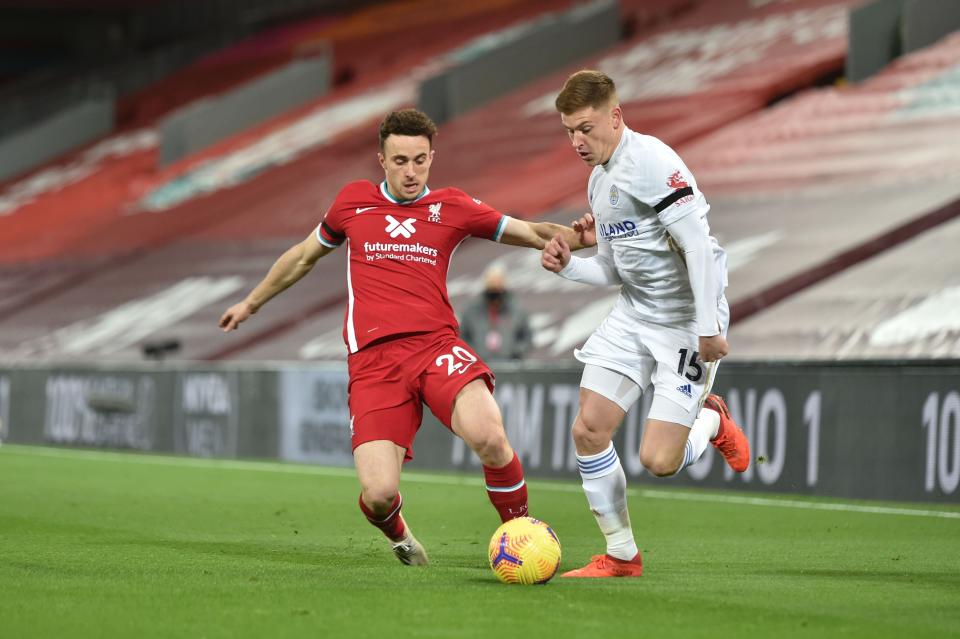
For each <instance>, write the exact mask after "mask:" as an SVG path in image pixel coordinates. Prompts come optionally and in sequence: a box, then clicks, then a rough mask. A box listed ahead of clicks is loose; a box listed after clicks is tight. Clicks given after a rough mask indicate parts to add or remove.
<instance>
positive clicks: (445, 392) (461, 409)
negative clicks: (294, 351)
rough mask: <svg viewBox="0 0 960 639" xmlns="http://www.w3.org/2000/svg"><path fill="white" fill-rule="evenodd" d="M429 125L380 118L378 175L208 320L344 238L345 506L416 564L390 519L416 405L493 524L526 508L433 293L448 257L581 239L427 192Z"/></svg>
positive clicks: (518, 476) (236, 310) (511, 457)
mask: <svg viewBox="0 0 960 639" xmlns="http://www.w3.org/2000/svg"><path fill="white" fill-rule="evenodd" d="M436 133H437V128H436V125H435V124H434V123H433V121H432V120H430V118H429V117H428V116H427V115H426V114H424V113H423V112H421V111H418V110H416V109H403V110H400V111H394V112H392V113H390V114H388V115H387V116H386V117H385V118H384V120H383V121H382V122H381V124H380V152H379V154H378V159H379V161H380V166H381V167H382V168H383V171H384V179H383V181H382V182H380V183H379V184H374V183H372V182H370V181H367V180H357V181H354V182H350V183H349V184H347V185H346V186H344V187H343V188H342V189H341V190H340V192H339V193H338V194H337V196H336V198H335V199H334V201H333V203H332V204H331V205H330V208H329V209H328V210H327V212H326V214H325V215H324V217H323V220H322V221H321V222H320V224H319V225H318V226H317V227H316V228H315V229H314V230H313V231H312V232H311V233H310V234H309V235H307V237H306V238H305V239H304V240H303V241H301V242H299V243H297V244H295V245H294V246H292V247H290V248H289V249H288V250H287V251H286V252H285V253H284V254H283V255H281V256H280V258H279V259H278V260H277V261H276V262H275V263H274V265H273V266H272V267H271V269H270V271H269V272H268V273H267V275H266V277H264V279H263V280H262V281H261V282H260V283H259V284H257V286H256V287H254V289H253V290H252V291H251V292H250V293H249V294H248V295H247V297H246V298H245V299H244V300H243V301H241V302H239V303H237V304H235V305H233V306H231V307H230V308H229V309H227V311H226V312H225V313H224V314H223V316H222V317H221V318H220V326H221V328H222V329H223V330H224V331H225V332H226V331H232V330H236V329H237V327H238V326H239V325H240V324H241V323H242V322H244V321H246V320H247V319H249V318H250V316H251V315H253V314H254V313H256V312H257V311H258V310H260V308H262V307H263V305H264V304H266V303H267V302H268V301H269V300H270V299H272V298H273V297H274V296H276V295H278V294H279V293H281V292H283V291H284V290H286V289H287V288H289V287H290V286H292V285H293V284H295V283H296V282H297V281H299V280H300V279H301V278H303V277H304V276H305V275H306V274H307V273H309V272H310V270H311V269H312V268H313V266H314V264H316V262H317V260H319V259H320V258H321V257H324V256H325V255H327V254H329V253H331V252H332V251H334V250H335V249H336V248H337V247H339V246H341V245H342V244H346V245H347V256H346V257H347V290H348V293H349V297H348V301H347V308H346V313H345V317H344V328H343V337H344V342H345V343H346V345H347V351H348V353H349V354H348V356H347V369H348V371H349V376H350V381H349V387H348V388H349V391H348V392H349V407H350V424H349V427H350V435H351V443H352V447H353V458H354V465H355V467H356V470H357V478H358V479H359V481H360V499H359V507H360V510H361V511H362V512H363V514H364V516H365V517H366V518H367V521H369V522H370V524H372V525H373V526H375V527H377V528H379V529H380V531H381V532H383V534H384V536H386V538H387V539H388V540H389V542H390V545H391V547H392V549H393V552H394V554H395V555H396V557H397V558H398V559H399V560H400V561H401V562H402V563H404V564H407V565H423V564H426V563H427V554H426V551H425V550H424V549H423V546H422V545H421V544H420V542H419V541H417V539H416V538H415V537H414V536H413V534H412V532H411V531H410V528H409V526H408V525H407V523H406V522H405V521H404V518H403V516H402V515H401V508H402V506H403V499H402V498H401V495H400V490H399V487H400V475H401V471H402V469H403V464H404V463H405V462H406V461H409V460H410V459H412V458H413V440H414V438H415V437H416V434H417V430H418V429H419V428H420V423H421V421H422V418H423V406H424V404H426V405H428V406H429V407H430V410H431V412H433V414H434V415H435V416H436V417H437V419H438V420H440V422H442V423H443V424H444V426H446V427H447V428H449V429H450V430H451V431H452V432H453V433H454V434H456V435H457V436H459V437H460V438H462V439H463V440H464V441H465V442H466V443H467V445H469V446H470V448H471V449H472V450H473V451H474V452H475V453H476V454H477V456H478V457H479V458H480V461H481V463H482V465H483V474H484V479H485V483H486V488H487V496H488V497H489V499H490V502H491V503H492V504H493V506H494V508H495V509H496V510H497V513H498V514H499V515H500V519H501V521H507V520H509V519H514V518H516V517H522V516H525V515H526V514H527V488H526V483H525V481H524V475H523V467H522V466H521V464H520V459H519V458H518V457H517V455H516V454H515V453H514V451H513V448H512V447H511V446H510V442H509V441H508V440H507V435H506V433H505V432H504V428H503V421H502V417H501V415H500V409H499V407H498V406H497V404H496V402H495V401H494V399H493V394H492V390H493V382H494V379H493V373H492V372H491V371H490V368H489V367H488V366H487V365H486V363H484V361H483V360H482V359H481V358H479V357H478V356H477V355H476V354H475V353H474V352H473V351H472V350H471V349H470V347H469V346H468V345H467V344H466V343H465V342H464V341H463V340H461V339H460V337H459V335H458V326H457V321H456V317H455V316H454V313H453V309H452V308H451V306H450V300H449V296H448V295H447V270H448V268H449V265H450V258H451V256H452V255H453V252H454V251H455V250H456V248H457V246H458V245H459V244H460V242H462V241H463V240H464V239H465V238H467V237H469V236H476V237H481V238H485V239H488V240H492V241H494V242H501V243H503V244H512V245H514V246H524V247H529V248H535V249H538V250H539V249H543V247H544V246H545V245H546V242H547V240H549V239H551V238H553V237H554V236H556V235H557V234H558V233H562V234H563V235H564V236H565V237H566V241H565V245H566V244H567V243H569V244H571V245H573V247H574V248H577V247H581V246H583V244H582V237H581V236H580V234H578V233H577V232H575V231H574V230H573V229H572V228H570V227H564V226H560V225H558V224H551V223H548V222H539V223H533V222H527V221H524V220H518V219H515V218H512V217H510V216H508V215H504V214H503V213H501V212H499V211H497V210H496V209H494V208H493V207H491V206H488V205H487V204H485V203H483V202H481V201H480V200H478V199H476V198H472V197H470V196H469V195H467V194H466V193H464V192H463V191H461V190H459V189H455V188H442V189H437V190H431V189H430V188H429V187H428V186H427V178H428V177H429V174H430V166H431V165H432V163H433V158H434V154H435V151H434V149H433V136H434V135H435V134H436ZM315 286H320V287H322V286H323V282H318V283H315ZM344 426H345V427H346V425H344Z"/></svg>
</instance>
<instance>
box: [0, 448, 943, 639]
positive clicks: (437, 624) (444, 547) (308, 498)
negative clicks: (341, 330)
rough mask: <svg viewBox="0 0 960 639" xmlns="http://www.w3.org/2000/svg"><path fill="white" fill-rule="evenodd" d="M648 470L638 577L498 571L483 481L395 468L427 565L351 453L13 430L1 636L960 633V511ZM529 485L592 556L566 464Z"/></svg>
mask: <svg viewBox="0 0 960 639" xmlns="http://www.w3.org/2000/svg"><path fill="white" fill-rule="evenodd" d="M645 487H649V488H654V487H655V488H656V489H657V490H655V491H654V490H647V489H646V488H645ZM645 487H643V488H642V487H635V488H633V489H632V491H631V497H630V506H631V511H632V516H633V520H634V528H635V530H636V532H637V538H638V541H639V543H640V546H641V548H642V550H643V552H644V560H645V565H646V574H645V575H644V577H643V578H641V579H633V580H602V581H596V580H564V579H559V578H557V579H554V580H553V581H551V582H550V583H549V584H547V585H545V586H530V587H523V586H505V585H502V584H500V583H498V582H497V581H496V579H495V578H494V576H493V575H492V573H491V572H490V570H489V568H488V566H487V558H486V547H487V542H488V540H489V537H490V535H491V534H492V533H493V531H494V530H495V529H496V527H497V526H498V524H499V520H498V519H497V517H496V514H495V512H494V510H493V509H492V507H491V506H490V505H489V503H488V502H487V499H486V495H485V493H484V491H483V489H482V488H481V484H480V481H479V477H476V476H475V477H467V476H455V475H441V474H436V475H434V474H424V473H411V474H410V476H409V477H407V478H405V480H404V485H403V492H404V497H405V502H406V506H405V510H404V512H405V514H406V516H407V519H408V521H409V523H410V525H411V527H412V528H413V530H414V532H415V533H416V534H417V536H418V537H419V538H420V540H421V541H422V542H423V543H424V545H425V546H426V548H427V550H428V552H429V553H430V558H431V562H432V563H431V565H430V566H428V567H425V568H420V567H407V566H403V565H401V564H400V563H399V562H397V561H396V560H395V559H394V557H393V556H392V554H391V553H390V551H389V549H388V546H387V544H386V542H385V541H384V540H383V539H382V538H381V537H380V536H379V532H378V531H376V530H375V529H374V528H372V527H371V526H369V525H368V524H367V523H366V522H365V521H364V520H363V518H362V516H361V515H360V513H359V511H358V509H357V507H356V498H357V493H358V487H357V483H356V480H355V479H354V477H353V474H352V470H350V469H322V468H313V467H306V466H297V465H284V464H273V463H256V462H215V461H206V460H191V459H178V458H171V457H157V456H143V455H132V454H121V453H103V452H87V451H68V450H58V449H43V448H29V447H18V446H4V447H2V448H0V636H2V637H4V638H10V639H13V638H19V637H338V638H339V637H346V638H350V637H383V636H386V637H438V638H446V637H485V638H499V637H505V638H506V637H524V638H526V637H549V638H550V639H560V638H562V637H577V638H580V639H582V638H584V637H593V638H600V637H607V636H618V637H652V638H656V639H662V638H665V637H684V638H686V639H692V638H697V637H712V638H715V637H778V638H780V637H818V638H819V637H865V638H867V637H868V638H870V639H876V638H878V637H947V636H960V509H958V508H956V507H953V508H950V507H943V506H938V507H936V512H932V511H931V510H930V509H926V510H927V512H926V514H923V515H921V516H916V515H914V516H908V515H906V514H900V512H899V511H900V509H914V510H918V509H924V506H920V505H899V506H897V505H893V507H891V508H890V509H889V510H883V509H879V510H880V511H881V512H867V511H866V510H856V509H857V508H858V507H864V506H865V507H868V508H872V507H875V506H877V505H878V504H873V503H863V502H861V503H859V504H857V505H852V506H851V507H852V508H853V510H851V509H850V508H848V504H849V502H842V503H840V502H829V503H832V504H838V503H839V504H840V505H839V506H837V509H836V510H827V509H825V508H824V505H825V504H826V503H828V502H824V501H822V500H821V501H817V500H803V499H797V498H786V497H784V498H777V497H773V498H771V497H764V498H762V499H758V500H756V501H755V502H753V503H751V502H750V500H749V498H750V497H751V496H750V495H745V494H743V493H736V494H734V493H711V492H703V491H692V490H677V489H671V488H670V487H669V482H668V481H667V482H662V483H660V484H657V485H656V486H652V485H650V484H646V485H645ZM731 495H732V496H733V498H732V499H729V497H730V496H731ZM725 498H727V499H726V501H725V500H724V499H725ZM530 499H531V507H532V508H531V513H532V514H534V515H536V516H538V517H540V518H542V519H544V520H546V521H548V522H549V523H550V524H551V525H552V526H553V527H554V529H555V530H556V531H557V534H558V536H559V537H560V541H561V542H562V544H563V565H562V568H563V569H570V568H573V567H576V566H578V565H580V564H582V563H584V562H585V561H587V560H588V559H589V557H590V555H591V554H592V553H594V552H599V551H600V549H601V548H602V545H601V537H600V533H599V531H598V530H597V529H596V524H595V522H594V520H593V518H592V517H591V516H590V514H589V512H588V511H587V509H586V502H585V500H584V497H583V495H582V494H581V492H580V489H579V485H578V484H577V483H576V482H575V481H573V478H571V481H570V482H548V481H531V482H530ZM778 499H782V500H783V501H782V503H780V502H778ZM805 505H810V506H812V507H811V508H808V507H805ZM788 506H789V507H788ZM938 512H939V513H940V515H941V516H937V513H938Z"/></svg>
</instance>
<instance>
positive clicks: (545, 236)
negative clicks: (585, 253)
mask: <svg viewBox="0 0 960 639" xmlns="http://www.w3.org/2000/svg"><path fill="white" fill-rule="evenodd" d="M586 219H589V220H590V223H589V228H588V227H587V224H586V222H585V220H586ZM577 224H580V226H579V227H577V226H576V225H577ZM555 237H561V238H563V240H564V241H565V242H566V243H567V245H568V246H569V247H570V250H572V251H576V250H579V249H582V248H586V247H588V246H594V245H595V244H596V243H597V238H596V233H595V232H594V231H593V216H592V215H590V214H589V213H588V214H587V215H586V216H584V217H582V218H580V220H578V221H577V222H574V226H563V225H561V224H554V223H552V222H527V221H526V220H518V219H516V218H510V219H509V220H508V221H507V226H506V228H505V229H504V230H503V236H502V237H501V238H500V241H501V242H503V243H504V244H512V245H514V246H526V247H529V248H535V249H537V250H541V251H542V250H543V249H544V248H545V247H546V245H547V242H549V241H550V240H552V239H553V238H555Z"/></svg>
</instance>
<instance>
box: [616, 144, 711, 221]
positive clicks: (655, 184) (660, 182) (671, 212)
mask: <svg viewBox="0 0 960 639" xmlns="http://www.w3.org/2000/svg"><path fill="white" fill-rule="evenodd" d="M631 176H632V178H633V179H632V183H631V184H630V190H629V192H630V195H632V196H633V197H635V198H637V199H638V200H640V201H641V202H643V203H644V204H646V205H647V206H649V207H650V208H652V209H653V210H654V211H656V213H657V216H658V217H659V218H660V221H661V222H662V223H663V224H664V226H667V225H669V224H672V223H673V222H676V221H677V220H679V219H682V218H684V217H686V216H687V215H689V214H691V213H694V212H701V211H703V210H704V209H705V208H706V206H707V204H706V200H705V199H704V197H703V194H702V193H701V192H700V190H699V189H698V188H697V183H696V180H695V179H694V177H693V174H692V173H691V172H690V169H688V168H687V166H686V165H685V164H684V163H683V160H681V159H680V156H679V155H677V154H676V152H675V151H674V150H673V149H671V148H670V147H669V146H667V145H666V144H664V143H663V142H660V141H659V140H656V139H653V144H651V146H650V147H649V148H648V149H647V152H645V153H644V154H643V156H642V157H641V158H637V159H636V160H635V162H634V166H633V167H632V170H631Z"/></svg>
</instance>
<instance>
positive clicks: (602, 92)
mask: <svg viewBox="0 0 960 639" xmlns="http://www.w3.org/2000/svg"><path fill="white" fill-rule="evenodd" d="M618 102H619V100H618V98H617V86H616V85H615V84H614V83H613V79H612V78H611V77H610V76H608V75H607V74H606V73H603V72H602V71H594V70H592V69H583V70H581V71H577V72H576V73H574V74H573V75H571V76H570V77H569V78H567V81H566V82H564V83H563V89H561V90H560V94H559V95H558V96H557V99H556V101H555V102H554V106H556V107H557V111H559V112H560V113H562V114H563V115H570V114H571V113H574V112H575V111H579V110H580V109H583V108H586V107H594V108H600V107H604V106H608V105H611V104H617V103H618Z"/></svg>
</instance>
